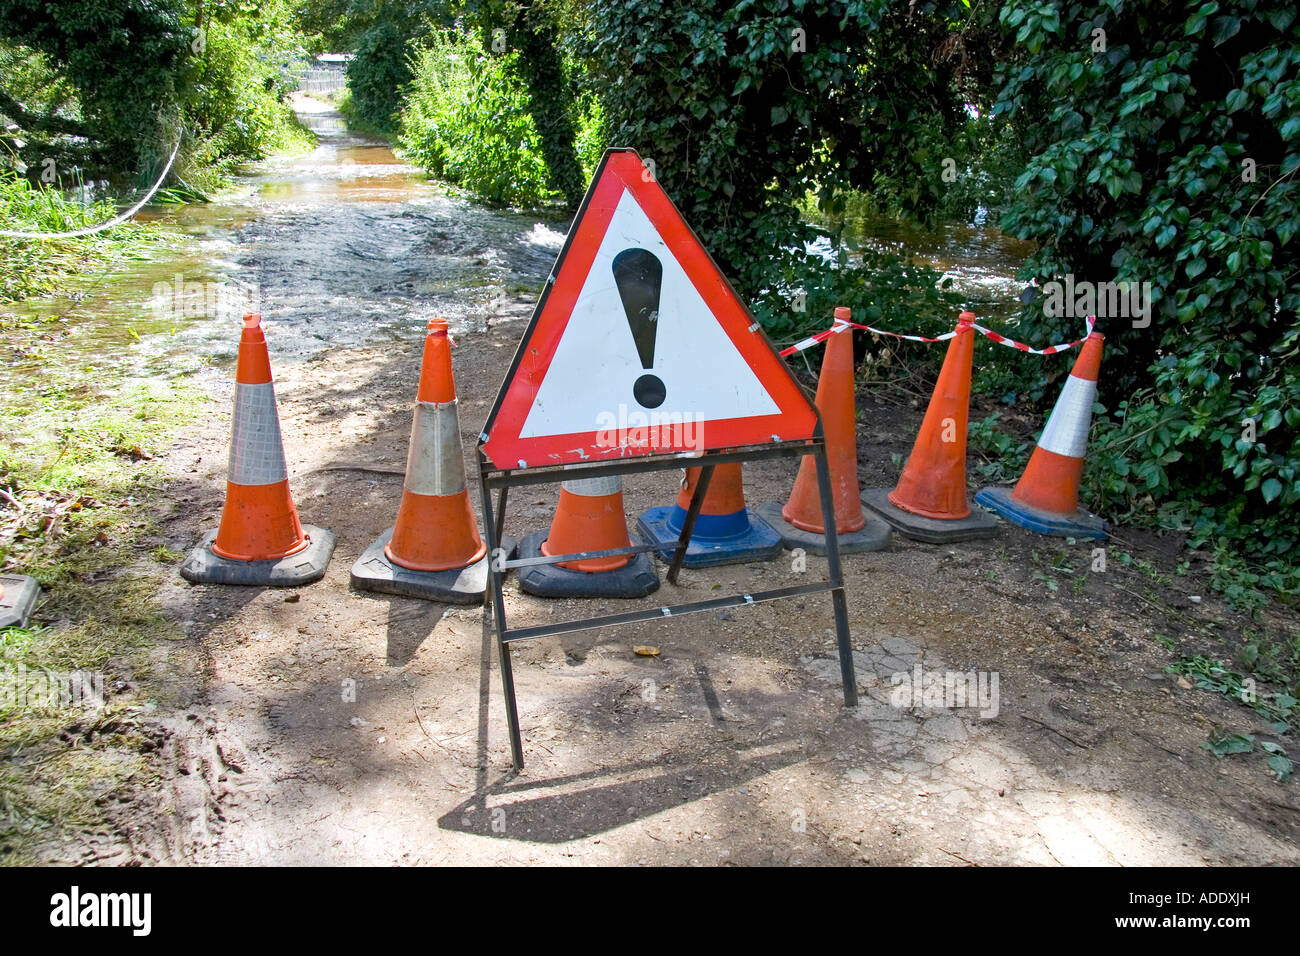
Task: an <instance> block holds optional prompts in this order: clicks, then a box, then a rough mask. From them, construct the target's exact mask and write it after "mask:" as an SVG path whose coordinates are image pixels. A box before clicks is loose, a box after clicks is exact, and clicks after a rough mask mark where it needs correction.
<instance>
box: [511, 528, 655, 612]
mask: <svg viewBox="0 0 1300 956" xmlns="http://www.w3.org/2000/svg"><path fill="white" fill-rule="evenodd" d="M549 534H550V531H534V532H533V533H532V534H530V535H526V536H525V537H524V540H522V541H520V542H519V557H521V558H540V557H541V556H542V545H543V544H545V543H546V537H547V535H549ZM515 574H516V575H517V576H518V577H519V587H520V588H522V589H523V590H525V591H527V592H528V593H529V594H536V595H537V596H538V597H549V598H602V597H608V598H639V597H645V596H646V595H647V594H653V593H654V592H655V591H657V590H659V574H658V572H656V571H655V563H654V562H653V561H651V560H650V555H648V554H634V555H633V556H632V560H630V561H629V562H628V563H627V564H625V565H623V566H622V567H621V568H615V569H614V570H613V571H574V570H573V569H572V568H562V567H560V566H559V565H558V564H530V565H527V566H525V567H522V568H515Z"/></svg>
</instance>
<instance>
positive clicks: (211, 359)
mask: <svg viewBox="0 0 1300 956" xmlns="http://www.w3.org/2000/svg"><path fill="white" fill-rule="evenodd" d="M294 108H295V109H296V110H297V112H298V115H299V117H300V118H301V119H302V121H303V122H304V123H305V125H307V126H308V127H309V128H311V129H312V130H313V132H315V133H316V135H317V136H318V138H319V142H318V144H317V146H316V148H315V149H314V150H312V151H311V152H310V153H307V154H305V155H300V156H295V157H283V158H276V159H272V160H269V161H267V162H264V163H260V164H258V166H257V167H256V168H255V169H253V170H251V171H250V172H249V173H248V174H246V175H244V176H241V177H239V179H238V181H237V184H236V188H234V189H232V190H230V191H228V192H227V193H226V194H224V195H222V196H220V197H218V198H217V199H216V200H215V201H213V202H209V203H199V204H186V205H177V206H173V207H167V206H155V207H153V208H152V209H151V210H150V211H149V212H148V213H146V214H143V215H141V217H140V219H141V221H146V222H153V223H156V224H158V225H160V226H162V227H164V228H165V229H167V230H168V232H169V233H171V234H172V235H173V236H174V241H173V242H172V243H171V244H170V246H169V247H166V248H165V249H164V251H163V252H162V253H161V254H158V255H157V256H155V257H154V258H151V259H148V260H141V261H134V262H128V263H124V264H121V265H118V266H115V267H114V268H112V269H110V270H108V271H106V272H101V273H99V274H96V275H88V276H86V277H85V279H84V280H83V281H81V282H79V283H76V284H75V285H74V286H73V288H72V289H71V291H70V292H68V293H67V294H66V295H63V296H59V297H53V298H44V299H34V300H30V301H27V302H23V303H16V304H13V305H10V306H8V307H7V308H9V309H10V310H11V311H13V312H15V313H17V314H18V315H19V316H20V317H23V318H30V319H32V320H35V321H38V322H39V323H41V324H42V325H49V326H50V327H51V328H52V330H57V334H55V335H53V336H52V338H51V341H53V342H56V343H57V347H56V348H52V349H41V350H39V351H34V352H33V353H31V354H30V355H27V356H17V357H15V360H14V361H13V362H12V363H11V365H10V368H11V372H12V374H16V375H19V376H23V375H26V376H29V377H32V378H37V377H39V376H40V375H41V374H42V372H44V371H46V370H48V369H49V367H50V363H51V362H54V363H58V364H60V365H73V364H75V365H77V366H79V367H80V368H81V369H83V370H90V371H93V370H94V368H95V365H96V363H99V362H103V361H116V362H125V363H127V365H128V366H130V367H131V371H132V372H133V373H135V374H142V375H150V376H156V375H169V376H170V375H184V374H190V373H192V372H194V371H196V370H199V369H202V368H204V367H206V366H208V365H216V366H218V367H223V366H225V365H226V364H227V363H228V362H229V361H231V360H232V359H233V357H234V355H235V349H236V344H237V339H238V336H237V334H236V332H237V330H238V327H239V324H238V320H239V317H240V316H241V315H242V314H243V312H244V311H247V310H250V309H251V310H254V311H259V312H261V313H262V314H263V317H264V319H265V321H266V323H267V325H268V327H271V328H273V329H274V342H275V346H274V351H275V354H276V361H277V363H283V362H285V361H295V360H307V359H311V358H313V357H316V356H318V355H319V354H320V353H321V352H322V351H324V350H326V349H329V348H332V347H354V346H361V345H370V344H382V343H384V342H392V341H399V340H400V341H404V342H410V341H413V340H416V339H418V337H419V331H420V329H422V328H423V327H424V325H425V323H426V322H427V320H428V319H429V318H432V317H434V316H443V317H446V318H448V319H450V320H451V326H452V330H453V332H462V333H464V332H475V331H482V330H484V329H485V328H486V327H487V325H488V324H489V323H493V322H496V321H501V320H507V319H515V318H521V317H525V316H527V315H528V314H529V313H530V311H531V309H532V306H533V303H534V302H535V300H536V296H537V293H538V292H539V291H540V288H541V283H542V282H543V281H544V280H545V277H546V275H547V274H548V273H549V271H550V268H551V265H552V263H553V262H554V259H555V256H556V254H557V253H558V251H559V249H560V247H561V246H562V244H563V241H564V234H565V231H566V229H567V227H568V222H567V220H566V219H565V218H564V217H562V216H561V215H559V214H551V213H545V212H543V213H536V212H534V213H520V212H516V211H511V210H493V209H488V208H486V207H484V206H482V205H480V204H479V203H477V202H475V201H474V200H473V199H471V198H469V197H467V196H464V195H462V194H460V193H458V192H457V191H456V190H455V189H454V188H453V187H449V186H446V185H445V184H441V183H437V182H434V181H431V180H429V179H427V178H426V177H425V175H424V174H423V173H422V172H421V171H420V170H418V169H417V168H415V167H412V166H410V165H408V164H406V163H403V162H402V161H401V160H399V159H398V158H397V157H396V156H395V155H394V154H393V151H392V150H391V148H390V147H389V146H388V145H387V144H386V143H383V142H380V141H377V140H375V139H373V138H370V137H367V136H365V135H362V134H359V133H356V132H354V131H351V130H349V129H348V128H347V126H346V124H345V122H344V120H343V118H342V117H341V116H340V115H339V113H338V112H336V111H335V110H333V108H332V107H330V106H328V105H327V104H325V103H323V102H321V101H319V100H315V99H312V98H310V97H306V96H301V95H297V96H295V99H294ZM822 225H823V226H825V227H827V228H829V229H831V230H837V229H838V230H842V235H843V237H844V239H845V240H846V241H847V242H848V243H849V244H850V246H851V247H855V248H862V247H864V246H866V245H873V246H877V247H882V248H888V249H892V250H895V251H903V252H906V253H907V254H909V255H911V256H913V257H914V258H916V259H918V260H920V261H922V262H924V263H926V264H928V265H930V266H932V267H933V268H935V269H937V270H939V271H940V272H942V273H943V274H944V275H946V276H950V277H952V278H954V279H955V280H956V286H957V288H958V290H959V291H961V292H962V293H963V294H965V295H966V297H967V299H968V301H970V302H971V304H972V306H973V307H975V308H976V310H977V311H978V312H979V313H980V314H981V315H983V316H987V317H989V318H991V319H992V320H994V321H995V322H996V321H998V320H999V319H1001V318H1006V317H1009V316H1010V315H1011V314H1012V313H1013V311H1014V309H1015V308H1016V305H1017V302H1016V297H1017V296H1018V295H1019V293H1020V291H1021V289H1022V288H1023V283H1020V282H1018V281H1017V280H1016V279H1015V273H1016V270H1017V269H1018V268H1019V267H1020V265H1021V264H1022V263H1023V261H1024V259H1025V257H1026V255H1027V254H1028V252H1029V247H1028V245H1027V244H1026V243H1020V242H1017V241H1015V240H1013V239H1010V238H1008V237H1006V236H1004V235H1002V234H1001V233H1000V232H999V231H998V230H997V229H996V228H994V227H992V226H968V225H963V224H949V225H944V226H941V227H939V228H938V229H937V230H935V231H927V230H923V229H920V228H917V227H912V226H905V225H902V224H899V223H897V222H894V221H892V220H888V219H885V218H882V217H877V216H873V215H870V214H867V213H864V212H863V211H861V210H855V209H850V210H849V211H848V212H847V213H846V215H845V217H844V218H843V219H842V220H841V221H839V222H837V223H822Z"/></svg>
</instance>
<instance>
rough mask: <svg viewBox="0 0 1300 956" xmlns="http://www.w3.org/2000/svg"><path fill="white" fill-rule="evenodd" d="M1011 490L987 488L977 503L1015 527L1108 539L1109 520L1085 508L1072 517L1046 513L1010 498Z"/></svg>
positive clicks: (1043, 532)
mask: <svg viewBox="0 0 1300 956" xmlns="http://www.w3.org/2000/svg"><path fill="white" fill-rule="evenodd" d="M1011 493H1012V489H1011V488H985V489H984V490H983V491H981V492H980V493H979V494H977V495H976V496H975V500H976V501H977V502H979V503H980V504H982V505H983V506H984V507H985V508H988V509H989V510H990V511H996V512H997V513H998V514H1000V515H1002V517H1004V518H1006V519H1007V520H1008V521H1010V522H1011V523H1012V524H1018V525H1020V527H1022V528H1025V529H1027V530H1029V531H1037V532H1038V533H1039V534H1050V535H1055V536H1057V537H1059V538H1093V539H1095V540H1097V541H1105V540H1106V527H1107V525H1106V521H1105V520H1104V519H1102V518H1098V517H1097V516H1096V515H1094V514H1089V513H1088V512H1086V511H1083V510H1082V509H1081V510H1079V511H1077V512H1075V513H1074V514H1073V515H1060V514H1056V513H1055V512H1052V511H1043V510H1042V509H1041V508H1035V507H1033V506H1032V505H1027V504H1024V503H1022V502H1019V501H1016V499H1015V498H1013V497H1012V496H1011Z"/></svg>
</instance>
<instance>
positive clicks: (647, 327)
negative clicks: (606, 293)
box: [614, 249, 668, 408]
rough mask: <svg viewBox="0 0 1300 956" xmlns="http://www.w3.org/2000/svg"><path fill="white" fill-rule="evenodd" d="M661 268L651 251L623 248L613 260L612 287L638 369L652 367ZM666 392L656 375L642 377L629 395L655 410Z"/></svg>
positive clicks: (645, 406)
mask: <svg viewBox="0 0 1300 956" xmlns="http://www.w3.org/2000/svg"><path fill="white" fill-rule="evenodd" d="M663 278H664V268H663V266H662V265H661V264H660V263H659V259H658V258H657V257H656V256H655V254H654V253H653V252H650V251H649V250H646V249H624V250H623V251H622V252H620V253H619V254H618V255H616V256H615V257H614V284H615V285H617V286H618V294H619V297H620V298H621V299H622V300H623V311H624V312H626V313H627V324H628V325H629V326H631V328H632V340H633V341H634V342H636V351H637V355H639V356H640V357H641V367H642V368H646V369H648V368H651V367H652V366H653V365H654V364H655V334H656V333H657V332H658V331H659V286H660V285H661V283H662V282H663ZM667 394H668V390H667V389H666V388H665V387H664V383H663V381H662V380H661V379H660V378H659V376H657V375H651V374H646V375H642V376H641V377H640V378H638V379H637V380H636V382H635V383H633V385H632V395H633V396H634V397H635V398H636V400H637V402H638V403H639V404H640V405H641V407H642V408H658V407H659V406H660V405H662V404H663V403H664V398H665V397H667Z"/></svg>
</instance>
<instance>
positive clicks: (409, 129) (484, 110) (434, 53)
mask: <svg viewBox="0 0 1300 956" xmlns="http://www.w3.org/2000/svg"><path fill="white" fill-rule="evenodd" d="M517 56H518V54H517V53H506V54H501V55H492V56H489V55H487V54H484V53H483V52H482V51H481V50H480V48H479V46H478V42H477V41H476V40H475V39H474V38H473V37H470V36H468V35H466V34H462V33H456V32H450V33H435V34H431V35H430V36H429V37H428V38H427V39H426V41H425V43H424V44H423V45H422V46H421V47H420V48H419V49H418V50H417V51H416V52H415V54H414V56H413V59H412V72H413V75H414V79H413V80H412V81H411V85H410V87H409V88H408V90H407V97H406V103H405V106H404V108H403V110H402V114H401V127H402V131H401V135H400V138H399V142H400V143H401V146H402V148H403V149H404V150H405V151H406V152H408V153H409V154H410V155H411V157H412V158H413V159H414V160H415V161H416V162H417V163H419V164H420V165H421V166H423V167H424V168H425V169H427V170H429V171H430V172H431V173H433V174H434V175H435V176H440V177H442V178H444V179H447V180H449V181H451V182H453V183H457V184H459V185H462V186H465V187H466V188H467V189H471V190H473V191H474V192H476V193H478V194H479V195H480V196H481V197H482V198H483V199H485V200H486V201H488V202H489V203H494V204H497V205H511V204H513V205H519V206H538V205H541V204H542V203H543V202H544V201H545V200H546V199H547V198H548V197H550V196H551V195H552V194H553V190H552V189H551V187H550V185H549V181H548V177H547V169H546V163H545V161H544V160H543V158H542V153H541V139H540V137H539V136H538V134H537V129H536V127H535V126H534V125H533V120H532V117H531V116H530V115H529V111H528V94H527V91H526V90H525V89H524V86H523V84H522V83H521V82H520V81H519V80H518V79H517V78H516V75H515V72H514V69H513V67H514V60H515V58H516V57H517Z"/></svg>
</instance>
